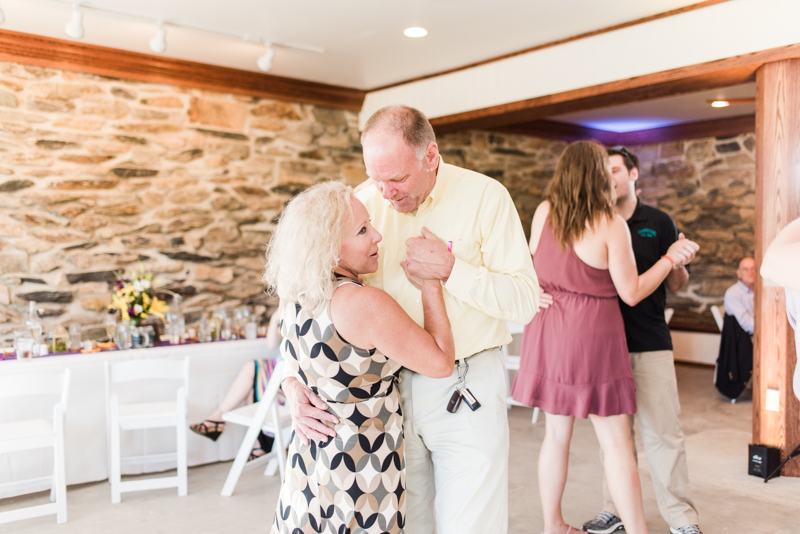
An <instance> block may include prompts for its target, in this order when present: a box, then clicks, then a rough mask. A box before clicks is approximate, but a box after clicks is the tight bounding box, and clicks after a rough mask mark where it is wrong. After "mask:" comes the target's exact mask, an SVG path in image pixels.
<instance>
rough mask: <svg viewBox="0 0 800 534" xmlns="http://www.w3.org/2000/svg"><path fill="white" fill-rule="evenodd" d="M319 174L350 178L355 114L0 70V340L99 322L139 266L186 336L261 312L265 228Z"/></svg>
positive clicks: (355, 173) (357, 169)
mask: <svg viewBox="0 0 800 534" xmlns="http://www.w3.org/2000/svg"><path fill="white" fill-rule="evenodd" d="M328 176H330V177H341V178H344V179H346V180H348V181H350V182H351V183H353V184H356V183H360V182H361V181H362V180H363V179H364V178H365V173H364V169H363V163H362V160H361V150H360V144H359V137H358V129H357V115H356V114H354V113H350V112H345V111H342V110H337V109H329V108H322V107H316V106H311V105H305V104H294V103H287V102H278V101H273V100H266V99H259V98H249V97H242V96H238V95H231V94H220V93H212V92H206V91H201V90H191V89H182V88H177V87H173V86H168V85H156V84H147V83H138V82H133V81H126V80H119V79H111V78H104V77H99V76H93V75H84V74H77V73H73V72H67V71H59V70H55V69H44V68H38V67H31V66H25V65H20V64H15V63H0V334H4V333H7V332H8V331H10V330H11V329H12V328H13V327H14V323H19V321H20V316H21V315H22V314H23V313H24V311H25V310H26V309H27V301H29V300H35V301H37V302H38V303H39V307H40V308H41V309H42V310H43V314H44V316H45V318H46V323H45V327H46V328H47V327H48V325H49V324H53V323H54V322H60V323H67V322H80V323H82V324H84V325H91V324H97V323H99V322H101V320H102V314H103V311H104V310H105V308H106V306H107V305H108V303H109V301H110V293H109V285H108V282H109V281H113V280H115V278H116V274H115V273H116V272H118V271H124V272H126V273H130V271H131V270H132V269H134V268H136V267H138V265H139V263H143V264H144V267H145V268H146V269H147V270H151V271H153V272H154V273H155V274H156V275H157V276H158V277H159V278H161V279H163V280H164V283H165V285H166V287H168V288H170V289H172V290H174V291H177V292H179V293H181V294H183V295H184V296H185V298H186V300H185V303H184V312H186V313H187V319H188V320H189V321H190V322H191V321H192V320H196V319H197V318H199V316H200V313H201V311H206V312H207V311H211V310H214V309H215V308H217V307H226V308H232V307H235V306H238V305H239V304H240V303H246V304H250V305H255V306H259V307H260V308H259V309H258V311H259V312H260V313H264V311H265V310H266V308H265V307H266V306H267V305H269V304H271V303H270V301H269V299H268V298H267V297H266V295H264V293H263V286H262V284H261V281H260V278H261V270H262V268H263V258H262V257H263V247H264V245H265V244H266V243H267V242H268V241H269V238H270V232H271V230H272V228H273V226H274V219H275V217H276V216H277V215H278V213H279V211H280V209H281V208H282V206H283V205H284V203H285V202H286V201H287V200H288V199H289V198H291V196H292V195H293V194H296V193H297V192H298V191H300V190H302V189H303V188H305V187H307V186H308V185H310V184H312V183H314V182H315V181H317V180H320V179H324V177H328ZM23 320H24V316H23Z"/></svg>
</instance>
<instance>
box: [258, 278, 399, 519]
mask: <svg viewBox="0 0 800 534" xmlns="http://www.w3.org/2000/svg"><path fill="white" fill-rule="evenodd" d="M345 283H356V282H354V281H350V280H349V279H348V280H346V281H343V282H341V283H340V284H339V286H341V285H342V284H345ZM339 286H337V287H339ZM281 334H282V335H283V341H281V354H282V355H283V359H284V360H285V362H286V365H288V366H289V367H290V368H291V369H292V370H293V371H294V374H295V376H298V377H299V379H300V380H302V381H303V382H304V383H305V384H306V385H307V386H308V387H310V388H311V389H312V390H313V391H314V392H315V393H316V394H317V395H318V396H319V397H320V398H322V399H323V400H324V401H325V402H326V403H327V404H328V406H329V410H328V411H329V412H330V413H332V414H334V415H336V416H337V417H338V418H339V424H337V425H332V424H331V423H327V424H328V425H329V426H332V427H333V428H334V429H335V430H336V437H335V438H333V439H330V440H328V442H327V443H323V444H321V445H320V444H317V443H315V442H313V441H310V442H309V444H308V445H304V444H303V442H302V441H300V439H299V438H298V437H297V436H296V435H293V437H292V442H291V444H290V445H289V454H288V459H287V468H286V480H285V481H284V483H283V486H282V487H281V493H280V499H279V501H278V507H277V510H276V512H275V521H274V523H273V525H272V530H271V534H300V533H302V534H307V533H308V534H310V533H320V532H325V533H330V534H372V533H375V534H382V533H384V532H387V533H398V534H402V533H403V532H404V528H405V488H406V481H405V455H404V449H403V413H402V410H401V408H400V396H399V394H398V391H397V384H396V381H397V375H398V374H399V372H400V369H401V368H402V366H401V365H400V364H399V363H397V362H395V361H392V360H390V359H388V358H387V357H386V356H384V355H383V354H381V353H380V352H378V351H377V350H375V349H373V350H364V349H360V348H358V347H354V346H353V345H351V344H349V343H348V342H347V341H345V340H344V339H342V338H341V336H339V334H338V332H337V331H336V329H335V328H334V325H333V323H332V322H331V319H330V301H329V302H328V304H327V305H326V306H325V307H324V308H323V310H322V311H320V312H318V313H317V314H316V315H315V316H310V315H309V314H308V313H307V312H306V311H305V310H303V309H302V308H300V306H299V305H294V306H291V305H287V306H284V314H283V323H282V326H281Z"/></svg>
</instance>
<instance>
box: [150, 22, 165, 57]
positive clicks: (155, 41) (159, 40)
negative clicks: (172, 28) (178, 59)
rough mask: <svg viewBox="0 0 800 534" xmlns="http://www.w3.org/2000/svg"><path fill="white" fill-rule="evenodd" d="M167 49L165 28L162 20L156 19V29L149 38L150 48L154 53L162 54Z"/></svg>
mask: <svg viewBox="0 0 800 534" xmlns="http://www.w3.org/2000/svg"><path fill="white" fill-rule="evenodd" d="M166 49H167V28H166V27H165V26H164V22H163V21H160V20H159V21H158V31H156V34H155V35H154V36H153V37H152V38H151V39H150V50H152V51H153V52H155V53H156V54H163V53H164V51H165V50H166Z"/></svg>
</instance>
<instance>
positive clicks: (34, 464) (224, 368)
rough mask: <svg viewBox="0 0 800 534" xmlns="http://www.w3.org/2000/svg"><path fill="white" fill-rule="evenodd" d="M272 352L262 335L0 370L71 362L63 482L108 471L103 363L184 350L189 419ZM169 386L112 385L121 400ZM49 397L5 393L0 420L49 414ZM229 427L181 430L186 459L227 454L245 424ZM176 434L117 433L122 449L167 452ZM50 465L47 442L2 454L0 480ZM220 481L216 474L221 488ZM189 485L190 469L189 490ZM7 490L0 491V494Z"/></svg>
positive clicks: (161, 395)
mask: <svg viewBox="0 0 800 534" xmlns="http://www.w3.org/2000/svg"><path fill="white" fill-rule="evenodd" d="M275 356H276V352H275V351H270V350H268V349H267V344H266V340H265V339H264V338H259V339H253V340H236V341H218V342H212V343H193V344H186V345H174V346H163V347H152V348H145V349H132V350H113V351H104V352H97V353H89V354H76V355H63V356H48V357H42V358H34V359H32V360H23V361H18V360H6V361H0V374H3V375H7V374H19V373H26V374H27V373H34V374H40V373H53V372H59V371H63V370H64V369H70V371H71V374H72V378H71V385H70V392H69V401H68V405H67V413H66V417H65V449H66V476H67V484H81V483H85V482H93V481H98V480H105V479H107V478H108V445H107V437H106V393H105V371H104V362H110V363H116V362H123V361H130V360H137V359H169V360H179V359H183V358H187V357H188V358H189V360H190V364H189V365H190V377H189V396H188V397H189V422H190V423H191V422H198V421H202V420H203V418H204V417H206V416H207V415H208V414H209V413H211V412H212V411H214V410H215V409H216V408H217V406H218V405H219V403H220V402H221V401H222V399H223V397H224V396H225V394H226V393H227V391H228V388H229V387H230V386H231V384H232V383H233V381H234V379H235V378H236V376H237V374H238V373H239V371H240V370H241V368H242V365H243V364H244V363H245V362H247V361H250V360H254V359H257V358H269V357H273V358H274V357H275ZM175 391H176V383H175V382H169V381H149V382H146V383H145V382H132V383H129V384H122V388H121V389H120V390H119V394H120V402H123V403H124V402H155V401H160V400H174V398H175V396H174V395H175V393H174V392H175ZM56 401H57V396H53V397H18V398H12V399H10V400H7V401H5V402H4V403H3V404H2V405H0V423H7V422H12V421H20V420H25V419H48V420H50V419H52V416H53V414H52V406H53V403H54V402H56ZM229 426H230V428H226V430H225V433H224V434H222V436H220V438H219V439H218V440H217V441H216V442H213V441H211V440H209V439H207V438H204V437H202V436H198V435H196V434H194V433H192V432H188V455H189V458H188V461H189V465H190V466H193V465H200V464H207V463H212V462H219V461H224V460H230V459H232V458H233V457H234V456H235V455H236V451H237V450H238V448H239V445H240V444H241V440H242V439H243V438H244V432H245V429H244V428H243V427H240V426H238V425H229ZM175 440H176V436H175V429H174V427H173V428H156V429H147V430H133V431H125V432H123V435H122V455H123V456H141V455H149V454H161V453H166V452H174V451H175V447H176V442H175ZM174 467H175V463H174V462H172V465H170V464H169V463H163V462H162V463H150V464H141V465H131V466H128V467H127V468H123V474H138V473H147V472H156V471H163V470H167V469H171V468H174ZM52 469H53V455H52V449H40V450H34V451H24V452H18V453H10V454H2V455H0V487H2V485H3V484H4V483H7V482H12V481H19V480H23V479H30V478H37V477H43V476H47V475H49V474H52ZM222 483H223V481H222V480H220V487H222ZM191 484H192V481H191V475H190V477H189V491H191ZM41 489H45V488H43V487H31V488H28V490H30V491H37V490H41ZM26 492H27V491H26ZM16 493H20V492H16ZM11 495H12V494H11V493H6V494H4V493H2V492H0V498H3V497H9V496H11Z"/></svg>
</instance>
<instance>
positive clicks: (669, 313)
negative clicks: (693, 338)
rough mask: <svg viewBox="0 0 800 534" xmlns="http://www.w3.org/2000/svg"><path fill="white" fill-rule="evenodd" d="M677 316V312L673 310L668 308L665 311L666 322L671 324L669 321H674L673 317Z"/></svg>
mask: <svg viewBox="0 0 800 534" xmlns="http://www.w3.org/2000/svg"><path fill="white" fill-rule="evenodd" d="M674 314H675V310H674V309H673V308H667V309H666V310H664V322H665V323H667V324H669V320H670V319H672V316H673V315H674Z"/></svg>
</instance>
